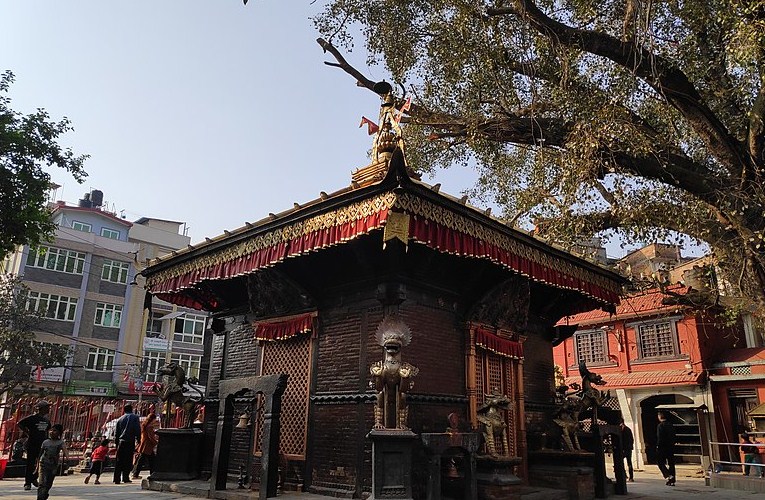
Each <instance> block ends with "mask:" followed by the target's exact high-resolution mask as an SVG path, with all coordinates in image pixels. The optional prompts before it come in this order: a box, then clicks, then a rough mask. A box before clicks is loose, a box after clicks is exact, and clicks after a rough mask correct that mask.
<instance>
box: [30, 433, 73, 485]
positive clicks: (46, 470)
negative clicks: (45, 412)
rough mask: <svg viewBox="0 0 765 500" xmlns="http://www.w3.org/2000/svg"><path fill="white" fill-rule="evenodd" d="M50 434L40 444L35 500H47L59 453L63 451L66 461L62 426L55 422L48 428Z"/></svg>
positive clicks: (56, 469)
mask: <svg viewBox="0 0 765 500" xmlns="http://www.w3.org/2000/svg"><path fill="white" fill-rule="evenodd" d="M49 434H50V436H49V438H48V439H46V440H45V441H43V442H42V444H41V445H40V461H39V464H38V468H39V471H40V472H39V477H38V482H39V484H40V485H39V486H38V487H37V500H48V496H49V495H50V489H51V488H52V487H53V479H54V478H55V477H56V471H58V467H59V455H60V454H61V452H62V451H63V452H64V462H65V463H66V459H67V456H66V443H65V442H64V440H63V439H61V436H62V435H63V434H64V426H63V425H61V424H56V425H54V426H53V427H51V429H50V433H49Z"/></svg>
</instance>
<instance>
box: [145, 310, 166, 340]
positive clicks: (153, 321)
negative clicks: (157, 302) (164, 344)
mask: <svg viewBox="0 0 765 500" xmlns="http://www.w3.org/2000/svg"><path fill="white" fill-rule="evenodd" d="M165 314H167V313H164V312H155V311H152V312H151V315H150V316H149V320H148V322H147V323H146V336H147V337H155V338H157V337H158V338H165V336H164V335H162V320H161V319H160V318H161V317H162V316H164V315H165Z"/></svg>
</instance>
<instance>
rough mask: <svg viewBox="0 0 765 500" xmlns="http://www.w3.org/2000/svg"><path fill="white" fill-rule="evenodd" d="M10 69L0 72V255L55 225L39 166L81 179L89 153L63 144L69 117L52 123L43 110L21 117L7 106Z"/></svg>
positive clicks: (46, 178) (45, 177)
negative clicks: (60, 138) (79, 153)
mask: <svg viewBox="0 0 765 500" xmlns="http://www.w3.org/2000/svg"><path fill="white" fill-rule="evenodd" d="M13 80H14V78H13V73H11V72H10V71H6V72H5V73H3V74H2V76H0V259H2V258H3V257H4V256H5V255H7V254H8V253H9V252H11V251H12V250H13V249H14V248H16V247H17V246H18V245H23V244H29V245H32V246H34V245H36V244H38V243H40V242H41V241H43V240H44V239H46V238H47V237H48V236H49V235H51V234H52V233H53V230H54V228H55V225H54V224H53V223H52V222H51V220H50V211H49V210H48V208H47V207H46V205H45V202H46V194H47V192H48V190H49V189H50V174H48V173H47V172H46V171H45V170H43V166H48V167H49V166H52V165H55V166H57V167H60V168H63V169H65V170H67V171H69V173H71V174H72V176H73V177H74V178H75V179H76V180H77V181H78V182H82V181H83V180H84V179H85V177H86V176H87V174H86V173H85V171H84V170H83V163H84V162H85V160H86V159H87V158H88V157H87V155H81V156H75V155H74V153H72V151H71V149H69V148H62V147H61V146H60V145H59V144H58V143H57V141H58V139H59V136H61V135H62V134H64V133H66V132H68V131H70V130H72V127H71V124H70V122H69V120H68V119H67V118H63V119H61V120H60V121H58V122H53V121H50V116H49V115H48V113H47V112H46V111H45V110H43V109H38V110H37V111H36V112H34V113H32V114H30V115H24V114H22V113H19V112H17V111H14V110H12V109H11V107H10V104H11V100H10V98H9V97H8V96H7V95H6V94H7V92H8V89H9V87H10V85H11V83H13Z"/></svg>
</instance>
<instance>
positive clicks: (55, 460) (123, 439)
mask: <svg viewBox="0 0 765 500" xmlns="http://www.w3.org/2000/svg"><path fill="white" fill-rule="evenodd" d="M49 413H50V403H49V402H48V401H46V400H41V401H39V402H38V403H37V405H36V406H35V413H34V414H32V415H30V416H28V417H26V418H24V419H22V420H21V421H19V423H18V426H19V429H20V430H21V432H22V435H23V437H24V440H25V441H24V448H25V452H26V457H27V460H26V470H25V474H24V489H25V490H31V489H32V487H33V486H34V487H35V488H37V499H38V500H47V498H48V496H49V495H50V489H51V487H52V486H53V479H54V478H55V477H56V474H57V473H58V471H59V469H63V468H64V467H65V466H64V464H66V460H67V448H66V442H65V441H64V439H63V435H64V428H63V426H62V425H61V424H52V423H51V421H50V418H49V416H48V414H49ZM158 426H159V421H158V420H157V416H156V414H154V413H150V414H149V415H148V416H147V417H146V418H145V419H144V420H143V422H141V418H140V417H139V416H138V415H137V414H136V413H133V407H132V405H130V404H126V405H125V406H124V408H123V415H122V416H121V417H120V418H119V419H118V420H117V423H116V427H115V434H114V444H115V447H116V460H115V466H114V483H115V484H120V483H131V482H132V479H140V478H141V476H140V474H141V471H142V470H144V469H148V470H149V473H152V472H153V470H154V455H155V453H156V450H157V444H158V438H157V434H156V430H157V428H158ZM110 444H111V440H110V439H103V440H101V442H100V444H99V446H96V447H94V449H93V450H92V451H91V453H90V469H89V471H88V475H87V476H86V477H85V484H88V483H89V482H90V479H91V477H93V476H96V479H95V481H94V484H101V481H100V478H101V474H102V473H103V471H104V468H105V465H106V462H107V461H108V458H109V452H110V450H111V447H110ZM131 478H132V479H131Z"/></svg>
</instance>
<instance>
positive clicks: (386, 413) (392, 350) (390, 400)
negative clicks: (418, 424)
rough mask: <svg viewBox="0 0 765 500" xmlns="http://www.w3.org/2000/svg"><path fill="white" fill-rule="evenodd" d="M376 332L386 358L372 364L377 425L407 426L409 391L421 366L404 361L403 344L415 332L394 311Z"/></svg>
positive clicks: (390, 427)
mask: <svg viewBox="0 0 765 500" xmlns="http://www.w3.org/2000/svg"><path fill="white" fill-rule="evenodd" d="M375 335H376V338H377V343H378V344H379V345H380V346H382V348H383V349H384V351H385V359H383V360H382V361H378V362H376V363H374V364H373V365H372V366H371V367H370V368H369V372H370V374H371V375H372V380H371V383H370V385H372V387H373V388H374V390H375V391H377V404H376V405H375V409H374V412H375V424H374V428H375V429H403V430H408V429H409V427H407V420H408V418H409V408H408V407H407V402H406V394H407V393H408V392H409V391H410V390H411V389H412V387H413V386H414V381H413V380H412V379H413V378H414V377H415V376H417V373H418V372H419V370H418V369H417V367H415V366H412V365H410V364H409V363H403V362H402V361H401V348H402V347H404V346H406V345H408V344H409V342H410V341H411V340H412V332H411V330H410V329H409V327H408V326H406V324H405V323H404V322H403V321H401V320H400V319H399V318H398V317H397V316H395V315H391V316H388V317H387V318H385V319H384V320H383V321H382V323H380V326H378V327H377V332H376V334H375Z"/></svg>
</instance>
